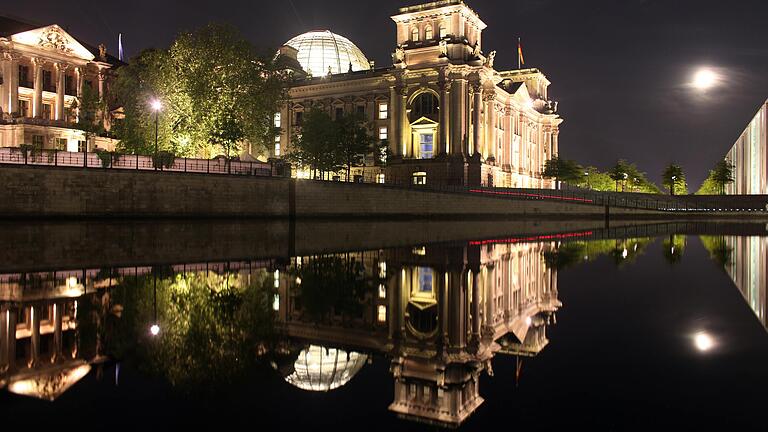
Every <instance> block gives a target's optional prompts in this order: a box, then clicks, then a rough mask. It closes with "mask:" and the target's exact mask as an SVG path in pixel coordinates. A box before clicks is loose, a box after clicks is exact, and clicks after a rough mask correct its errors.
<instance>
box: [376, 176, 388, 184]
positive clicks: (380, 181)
mask: <svg viewBox="0 0 768 432" xmlns="http://www.w3.org/2000/svg"><path fill="white" fill-rule="evenodd" d="M376 183H378V184H384V183H386V177H385V176H384V174H376Z"/></svg>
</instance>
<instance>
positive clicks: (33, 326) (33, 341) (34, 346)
mask: <svg viewBox="0 0 768 432" xmlns="http://www.w3.org/2000/svg"><path fill="white" fill-rule="evenodd" d="M29 309H30V310H29V315H30V330H31V331H32V337H31V338H30V347H29V351H30V357H29V363H28V365H29V367H30V368H32V367H35V366H36V365H37V364H38V362H39V359H40V306H31V307H30V308H29Z"/></svg>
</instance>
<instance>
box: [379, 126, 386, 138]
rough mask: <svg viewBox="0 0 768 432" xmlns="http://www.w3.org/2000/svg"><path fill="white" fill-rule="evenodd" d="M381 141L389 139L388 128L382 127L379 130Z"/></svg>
mask: <svg viewBox="0 0 768 432" xmlns="http://www.w3.org/2000/svg"><path fill="white" fill-rule="evenodd" d="M379 139H380V140H385V139H387V128H386V127H380V128H379Z"/></svg>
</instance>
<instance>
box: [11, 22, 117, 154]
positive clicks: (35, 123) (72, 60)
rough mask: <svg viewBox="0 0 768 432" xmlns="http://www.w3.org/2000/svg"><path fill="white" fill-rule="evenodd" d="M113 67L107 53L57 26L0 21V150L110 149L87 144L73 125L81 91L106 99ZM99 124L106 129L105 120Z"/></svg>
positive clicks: (104, 143) (97, 142)
mask: <svg viewBox="0 0 768 432" xmlns="http://www.w3.org/2000/svg"><path fill="white" fill-rule="evenodd" d="M20 30H21V31H20ZM116 66H119V61H117V59H115V58H113V57H111V56H109V55H108V54H107V53H106V49H104V48H103V47H100V48H99V49H98V50H97V49H94V48H92V47H88V46H85V45H83V44H82V43H81V42H79V41H78V40H77V39H75V38H74V37H73V36H71V35H70V34H68V33H67V32H66V31H64V30H63V29H62V28H61V27H59V26H58V25H56V24H53V25H50V26H45V27H39V28H38V27H36V26H33V25H29V24H26V23H22V22H18V21H15V20H11V19H9V18H4V17H0V76H1V77H2V86H0V146H1V147H18V146H20V145H21V144H31V145H33V146H36V147H38V148H44V149H59V150H63V151H85V150H86V149H88V150H93V149H94V148H95V147H97V146H98V147H101V148H106V149H110V148H112V147H114V143H113V141H112V140H109V139H105V138H100V137H97V138H95V139H94V140H93V141H92V142H90V143H87V144H86V143H85V141H84V136H83V134H82V132H80V131H77V130H76V129H73V128H72V124H73V123H75V122H77V121H78V109H77V106H78V103H79V101H81V100H82V97H83V91H84V88H86V87H88V88H89V89H90V90H91V91H92V92H93V93H94V94H98V97H99V98H100V100H102V101H105V100H106V97H107V91H108V81H109V80H110V79H111V77H112V75H113V70H114V68H115V67H116ZM98 121H101V122H104V123H105V125H106V126H108V125H109V119H108V118H99V119H98Z"/></svg>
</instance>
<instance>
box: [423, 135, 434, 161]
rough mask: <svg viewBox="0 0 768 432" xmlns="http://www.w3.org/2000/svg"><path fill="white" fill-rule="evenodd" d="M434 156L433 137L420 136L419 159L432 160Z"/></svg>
mask: <svg viewBox="0 0 768 432" xmlns="http://www.w3.org/2000/svg"><path fill="white" fill-rule="evenodd" d="M434 154H435V136H434V135H432V134H421V135H420V138H419V159H432V157H433V156H434Z"/></svg>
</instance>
